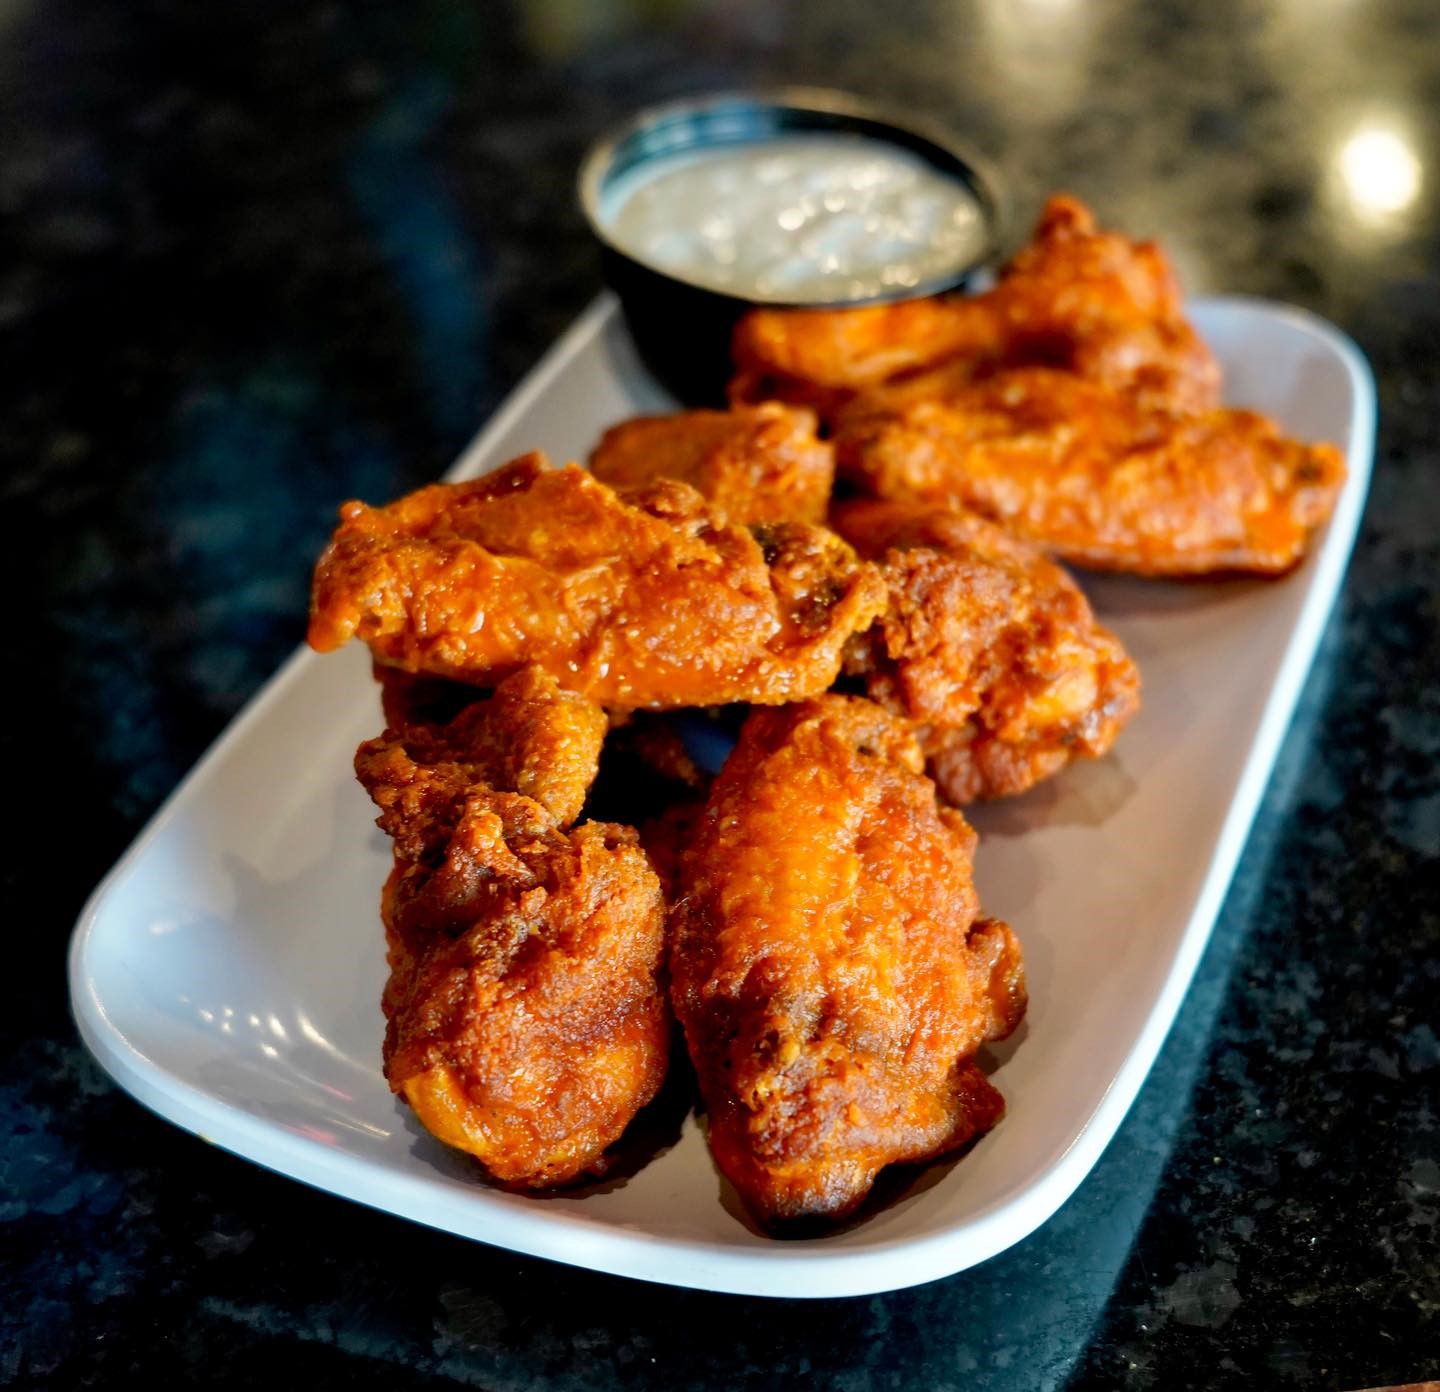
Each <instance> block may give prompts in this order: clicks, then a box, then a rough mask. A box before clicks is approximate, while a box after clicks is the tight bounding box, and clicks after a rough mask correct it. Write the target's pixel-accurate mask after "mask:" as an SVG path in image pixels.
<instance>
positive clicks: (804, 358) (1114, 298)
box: [731, 195, 1220, 418]
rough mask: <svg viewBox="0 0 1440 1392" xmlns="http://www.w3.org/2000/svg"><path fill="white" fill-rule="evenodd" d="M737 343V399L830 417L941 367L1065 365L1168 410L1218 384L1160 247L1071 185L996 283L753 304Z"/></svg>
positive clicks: (1189, 404)
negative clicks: (878, 299) (1089, 204)
mask: <svg viewBox="0 0 1440 1392" xmlns="http://www.w3.org/2000/svg"><path fill="white" fill-rule="evenodd" d="M733 353H734V358H735V366H736V370H737V376H736V378H735V381H734V382H733V383H732V384H731V399H732V400H734V401H757V400H762V399H765V398H769V397H773V398H776V399H779V400H783V401H792V402H798V403H802V404H805V405H808V406H812V407H814V408H816V409H817V410H819V411H820V412H821V413H822V414H823V415H825V416H826V417H827V418H828V417H829V416H831V415H833V413H834V411H835V410H836V409H837V408H838V407H839V406H841V405H843V403H844V402H845V401H846V400H847V399H848V398H849V397H850V396H852V395H853V394H854V393H856V392H859V391H864V390H867V389H869V388H871V387H875V386H878V385H880V384H882V383H884V382H886V381H889V380H892V379H896V378H900V377H903V376H906V375H908V374H911V373H914V372H919V371H923V370H925V369H927V368H930V367H934V366H936V365H938V364H940V363H948V364H952V365H953V366H954V368H955V370H956V372H958V373H963V374H964V375H965V376H967V377H979V376H984V375H987V374H988V373H991V372H994V371H997V370H1000V369H1003V368H1007V367H1016V366H1024V365H1031V364H1043V365H1049V366H1057V367H1064V368H1066V369H1067V370H1069V371H1072V372H1076V373H1078V374H1080V375H1082V376H1084V377H1086V378H1088V379H1090V380H1093V381H1097V382H1102V383H1105V384H1106V385H1109V386H1113V387H1116V388H1118V389H1123V390H1126V391H1129V392H1133V393H1135V394H1136V395H1137V397H1138V398H1139V399H1141V400H1144V401H1145V402H1146V403H1147V404H1150V405H1164V406H1166V407H1169V408H1171V409H1202V408H1205V407H1207V406H1211V405H1214V404H1215V403H1216V402H1217V401H1218V399H1219V388H1220V375H1219V369H1218V367H1217V366H1216V363H1215V360H1214V358H1213V357H1212V356H1211V354H1210V352H1209V350H1208V349H1207V348H1206V347H1205V345H1204V343H1203V342H1201V340H1200V338H1199V337H1198V335H1197V334H1196V333H1195V331H1194V329H1192V328H1191V326H1190V324H1189V323H1188V322H1187V321H1186V319H1185V316H1184V312H1183V306H1182V303H1181V298H1180V291H1179V287H1178V284H1177V282H1176V280H1175V275H1174V272H1173V271H1172V270H1171V268H1170V265H1169V262H1168V260H1167V259H1166V257H1165V254H1164V252H1163V251H1161V249H1160V248H1159V247H1158V246H1156V245H1155V244H1154V243H1151V242H1139V243H1137V242H1132V241H1130V240H1129V239H1128V238H1125V237H1123V236H1121V235H1119V234H1118V233H1114V232H1104V231H1101V230H1099V228H1098V227H1097V226H1096V222H1095V218H1094V215H1093V214H1092V213H1091V212H1090V210H1089V209H1088V208H1086V207H1085V206H1084V204H1082V203H1080V202H1079V201H1078V200H1077V199H1074V198H1071V197H1068V196H1066V195H1057V196H1055V197H1052V198H1051V199H1049V201H1048V202H1047V203H1046V204H1045V209H1044V211H1043V213H1042V214H1041V217H1040V221H1039V223H1038V225H1037V226H1036V229H1035V233H1034V236H1033V238H1032V240H1031V242H1030V244H1029V245H1028V246H1027V247H1025V248H1024V249H1023V250H1022V251H1021V252H1020V253H1019V254H1018V255H1017V256H1016V257H1015V258H1014V260H1012V261H1011V262H1010V264H1009V265H1008V266H1007V267H1006V268H1005V270H1004V272H1003V274H1002V278H1001V280H1000V283H999V284H998V285H997V286H996V287H995V288H994V289H993V290H990V291H988V292H986V293H984V294H980V295H971V296H965V295H952V296H945V297H939V298H931V299H919V300H904V301H901V302H899V303H897V304H887V305H875V306H867V307H861V308H857V309H841V310H828V309H824V310H787V309H757V310H754V311H752V312H751V313H749V314H748V315H746V316H745V318H744V319H742V320H741V322H740V324H739V326H738V328H737V329H736V332H735V339H734V344H733Z"/></svg>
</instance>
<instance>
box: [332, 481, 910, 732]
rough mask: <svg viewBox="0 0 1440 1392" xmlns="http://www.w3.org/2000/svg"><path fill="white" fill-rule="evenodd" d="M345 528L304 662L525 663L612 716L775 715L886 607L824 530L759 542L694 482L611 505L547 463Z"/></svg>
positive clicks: (448, 669) (444, 671)
mask: <svg viewBox="0 0 1440 1392" xmlns="http://www.w3.org/2000/svg"><path fill="white" fill-rule="evenodd" d="M341 518H342V521H341V525H340V527H339V529H338V530H337V531H336V533H335V536H334V537H333V539H332V540H331V542H330V545H329V546H328V547H327V548H326V550H325V553H324V555H323V556H322V557H321V558H320V562H319V565H318V566H317V567H316V572H315V584H314V590H313V594H312V600H311V618H310V634H309V637H310V643H311V646H312V647H314V648H316V649H317V650H319V651H321V652H326V651H329V650H330V649H332V648H336V647H339V646H340V645H341V644H342V643H344V642H345V641H346V640H347V639H349V638H352V637H357V636H358V637H360V638H361V639H363V640H364V641H365V642H366V643H368V644H369V645H370V648H371V651H372V652H373V654H374V655H375V657H376V659H377V660H378V661H380V662H382V663H385V664H387V665H390V666H395V667H400V668H403V669H405V670H407V671H411V672H424V673H428V674H430V675H432V676H441V677H453V678H455V679H457V680H461V681H467V682H471V683H473V684H475V685H481V686H489V685H493V684H494V683H495V682H497V681H499V680H500V679H501V678H503V677H505V676H507V675H509V674H510V673H511V672H513V671H515V670H516V669H517V668H519V667H522V666H525V665H527V664H534V665H536V666H538V667H540V668H541V669H543V670H544V671H547V672H549V673H550V674H551V675H553V676H554V677H556V678H557V679H558V680H559V681H560V682H561V684H562V685H564V686H565V687H566V688H567V689H570V690H573V691H577V692H580V693H581V694H583V695H586V696H589V697H591V698H593V699H595V700H597V701H601V702H603V703H604V704H606V705H610V706H616V707H621V708H631V709H633V708H636V707H647V706H648V707H676V706H697V705H714V704H721V703H725V702H731V701H752V702H758V703H762V704H768V703H778V702H782V701H787V700H791V699H793V698H796V697H800V696H804V695H807V694H812V693H814V692H817V691H823V690H824V689H825V688H826V687H827V686H829V685H830V683H831V682H832V681H834V679H835V676H836V673H837V672H838V671H839V668H840V659H841V652H842V649H843V648H844V644H845V640H846V639H847V638H848V637H849V636H850V635H851V634H852V633H854V632H855V631H856V630H857V629H861V628H864V627H866V626H867V625H868V624H869V623H870V621H871V620H872V619H873V618H874V617H875V615H876V614H877V613H878V612H879V611H880V609H881V608H882V607H883V605H884V587H883V585H882V584H881V583H880V579H879V577H878V575H876V573H875V571H874V569H873V568H872V567H870V566H868V565H866V564H864V563H862V562H860V561H858V560H857V559H856V557H855V555H854V553H853V552H852V551H851V550H850V548H849V547H848V546H847V545H846V544H845V543H844V542H842V541H841V540H840V539H839V538H838V537H836V536H834V534H833V533H831V532H829V531H826V530H825V529H823V528H819V527H811V526H806V525H804V524H800V523H788V522H781V523H767V524H765V525H764V526H763V527H762V528H757V529H756V532H755V533H754V534H752V532H751V531H749V530H747V529H745V528H743V527H739V526H735V525H731V524H728V523H724V522H722V521H720V520H719V519H718V518H716V517H715V516H713V515H712V514H711V513H710V512H709V511H708V510H707V508H706V506H705V504H704V501H703V500H702V499H701V497H700V495H699V494H698V493H696V492H695V490H694V489H693V488H690V487H688V486H687V485H685V484H680V483H671V482H662V483H658V484H655V485H652V486H651V487H650V488H648V489H645V490H642V491H640V492H638V493H636V494H634V495H632V496H630V497H627V498H622V497H621V496H620V495H619V494H617V493H616V492H615V491H614V490H613V489H611V488H609V487H608V486H607V485H605V484H603V483H601V482H600V481H599V480H598V479H595V478H592V477H591V476H590V475H589V474H588V473H586V472H585V471H584V470H583V469H580V468H578V467H576V466H574V465H569V466H567V467H565V468H562V469H551V468H549V467H548V466H547V465H546V464H545V462H544V460H543V458H542V457H541V456H539V455H527V456H525V457H524V458H522V459H518V460H516V461H515V462H514V463H512V464H509V465H507V466H506V467H505V468H503V469H500V470H498V471H496V472H495V473H493V474H489V475H487V476H486V477H484V478H481V479H477V480H474V481H471V482H467V483H456V484H434V485H432V486H430V487H428V488H422V489H420V490H419V491H418V492H416V493H412V494H410V495H409V496H408V497H406V498H402V499H401V500H400V501H399V502H397V503H394V504H392V505H391V506H389V507H384V508H370V507H366V506H365V505H364V504H362V503H348V504H346V506H345V507H344V508H343V509H342V510H341Z"/></svg>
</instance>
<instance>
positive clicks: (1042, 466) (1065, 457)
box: [836, 367, 1345, 575]
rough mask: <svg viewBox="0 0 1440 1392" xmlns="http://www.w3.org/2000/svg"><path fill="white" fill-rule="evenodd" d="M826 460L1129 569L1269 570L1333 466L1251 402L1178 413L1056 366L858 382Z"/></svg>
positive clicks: (1291, 556) (1318, 448) (1073, 556)
mask: <svg viewBox="0 0 1440 1392" xmlns="http://www.w3.org/2000/svg"><path fill="white" fill-rule="evenodd" d="M836 459H837V463H838V466H839V468H840V470H841V472H842V473H843V474H844V476H845V477H846V478H847V479H849V480H850V481H851V482H852V483H854V484H855V485H856V486H857V487H858V488H859V489H860V490H861V491H862V492H865V493H868V494H871V495H873V496H875V497H879V498H886V499H891V500H895V501H908V502H929V503H941V504H946V503H958V504H962V505H964V506H966V507H969V508H973V509H975V510H976V511H978V512H981V513H984V514H985V515H986V516H988V517H991V518H993V519H994V520H996V521H998V522H1000V523H1002V524H1004V526H1005V527H1007V528H1008V529H1009V530H1011V531H1013V532H1015V533H1017V534H1018V535H1020V536H1023V537H1027V538H1029V539H1030V540H1032V541H1034V542H1037V543H1038V544H1039V545H1041V546H1043V547H1045V548H1046V549H1047V550H1049V551H1051V552H1053V553H1055V554H1057V555H1059V556H1061V557H1063V558H1064V559H1066V560H1069V561H1073V562H1075V563H1076V564H1077V565H1083V566H1089V567H1092V568H1094V569H1097V570H1121V571H1129V572H1132V573H1134V574H1138V575H1203V574H1208V573H1212V572H1218V571H1251V572H1255V573H1257V574H1278V573H1281V572H1283V571H1286V570H1289V569H1290V568H1291V567H1292V566H1294V565H1295V564H1296V562H1298V561H1299V560H1300V558H1301V557H1302V556H1303V555H1304V552H1305V547H1306V544H1307V542H1308V540H1309V537H1310V534H1311V532H1312V531H1313V530H1314V529H1315V528H1316V527H1318V526H1319V525H1320V524H1321V523H1322V522H1324V520H1325V519H1326V518H1327V517H1328V516H1329V515H1330V512H1331V510H1332V509H1333V508H1334V505H1335V499H1336V496H1337V495H1338V493H1339V491H1340V487H1341V484H1342V483H1343V482H1344V479H1345V466H1344V462H1343V460H1342V458H1341V456H1340V453H1339V451H1338V450H1337V449H1335V448H1334V446H1332V445H1323V444H1322V445H1307V444H1301V443H1300V442H1298V441H1295V440H1291V439H1288V438H1287V437H1286V436H1284V435H1282V434H1281V433H1280V431H1279V429H1278V428H1277V426H1276V425H1275V423H1274V422H1273V421H1271V420H1268V419H1267V418H1266V417H1264V416H1261V415H1257V414H1256V413H1255V412H1253V411H1232V410H1223V409H1216V410H1209V411H1200V412H1194V413H1191V414H1188V415H1176V414H1173V413H1171V412H1167V411H1156V410H1150V409H1147V408H1146V407H1144V406H1143V405H1141V404H1140V403H1139V402H1138V401H1137V400H1136V399H1135V398H1134V397H1133V396H1131V395H1127V394H1125V393H1121V392H1117V391H1114V390H1112V389H1111V388H1109V387H1106V386H1103V385H1100V384H1099V383H1096V382H1090V381H1086V380H1085V379H1083V378H1081V377H1077V376H1076V375H1075V374H1073V373H1070V372H1063V371H1057V370H1055V369H1053V368H1038V367H1036V368H1017V369H1015V370H1013V371H1010V372H1004V373H1001V374H998V375H997V376H994V377H990V378H987V379H985V380H984V381H980V382H974V381H970V380H969V379H968V376H967V374H965V373H964V372H963V371H953V370H952V369H950V368H938V369H936V370H935V371H934V372H933V373H928V374H926V375H924V376H921V377H916V378H913V379H911V380H910V381H908V382H904V383H900V384H897V385H895V386H893V387H888V388H884V389H882V390H880V391H876V392H874V393H871V394H869V395H867V396H865V397H861V398H859V399H858V400H856V401H855V402H854V403H852V405H851V406H849V407H848V408H847V409H846V410H845V411H844V412H843V414H842V417H841V421H840V426H839V430H838V433H837V438H836Z"/></svg>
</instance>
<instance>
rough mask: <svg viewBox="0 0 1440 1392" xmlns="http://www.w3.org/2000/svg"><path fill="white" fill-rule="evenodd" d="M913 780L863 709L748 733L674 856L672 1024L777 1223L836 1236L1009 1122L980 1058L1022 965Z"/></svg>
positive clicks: (1016, 1003) (720, 1133) (1020, 991)
mask: <svg viewBox="0 0 1440 1392" xmlns="http://www.w3.org/2000/svg"><path fill="white" fill-rule="evenodd" d="M920 768H921V754H920V750H919V747H918V745H917V744H916V742H915V739H914V736H913V734H912V733H911V730H910V728H909V726H908V725H907V724H906V723H905V722H903V721H900V720H898V719H896V718H895V717H894V716H892V715H889V714H888V713H886V712H885V711H883V710H882V709H881V708H880V707H879V706H876V705H874V704H872V703H871V702H869V701H865V700H862V699H859V698H852V697H843V696H824V697H820V698H819V699H816V700H812V701H807V702H804V703H802V704H799V705H795V706H790V707H786V708H784V709H781V710H773V711H756V712H754V713H753V714H752V715H751V717H750V719H749V720H748V721H747V722H746V724H745V726H744V728H743V730H742V732H741V735H740V741H739V743H738V745H737V746H736V749H735V752H734V754H733V755H732V756H731V757H730V760H729V761H728V762H727V764H726V765H725V768H724V769H723V770H722V771H721V773H720V775H719V777H718V778H717V779H716V781H715V785H714V787H713V789H712V790H711V793H710V797H709V799H708V801H707V802H706V805H705V808H704V811H703V812H702V814H701V816H700V820H699V824H698V826H697V827H696V828H695V829H694V831H693V833H692V834H691V836H690V837H689V839H688V843H687V845H686V849H685V851H684V853H683V855H682V858H681V877H682V879H683V883H684V890H685V893H684V896H683V898H681V899H680V900H679V901H678V902H677V904H676V907H675V909H674V910H673V912H672V917H671V921H672V928H673V932H674V946H673V950H672V957H671V971H672V982H673V985H672V994H673V1000H674V1003H675V1009H676V1014H677V1016H678V1017H679V1019H680V1021H681V1023H682V1024H683V1025H684V1028H685V1036H686V1040H687V1042H688V1044H689V1048H690V1054H691V1057H692V1059H693V1060H694V1062H695V1067H696V1070H697V1073H698V1076H699V1081H700V1088H701V1091H702V1093H703V1095H704V1097H705V1102H706V1106H707V1109H708V1112H709V1140H710V1147H711V1150H712V1152H713V1153H714V1156H715V1159H716V1163H717V1164H718V1165H719V1166H720V1168H721V1170H722V1171H723V1172H724V1173H725V1174H726V1175H727V1176H728V1177H729V1178H730V1180H731V1181H732V1182H733V1183H734V1185H735V1187H736V1188H737V1189H738V1190H739V1192H740V1194H741V1196H742V1198H743V1199H744V1200H745V1202H746V1204H747V1205H748V1206H749V1207H750V1208H751V1210H752V1211H753V1212H754V1213H755V1215H756V1216H757V1218H759V1219H760V1220H761V1221H762V1222H764V1223H770V1224H773V1223H779V1222H784V1221H788V1220H793V1219H800V1218H828V1219H835V1218H840V1217H843V1216H844V1215H846V1214H848V1213H850V1212H852V1211H853V1210H854V1209H855V1208H856V1207H857V1206H858V1205H859V1204H860V1203H861V1202H862V1201H863V1200H864V1198H865V1195H866V1194H867V1193H868V1192H869V1190H870V1187H871V1185H872V1184H873V1183H874V1180H875V1177H876V1175H877V1174H878V1173H879V1171H880V1170H881V1169H883V1168H884V1167H885V1166H886V1165H889V1164H892V1163H895V1162H897V1161H918V1160H925V1159H928V1158H931V1157H933V1156H936V1155H940V1154H942V1153H944V1152H946V1151H948V1150H952V1149H954V1148H955V1147H957V1146H959V1145H962V1144H963V1143H964V1142H966V1141H967V1140H969V1139H970V1138H971V1137H973V1136H975V1135H977V1134H979V1133H980V1132H982V1131H984V1130H985V1129H987V1128H988V1127H990V1126H991V1125H993V1124H994V1122H995V1121H996V1120H997V1119H998V1118H999V1116H1000V1113H1001V1111H1002V1110H1003V1103H1002V1102H1001V1100H1000V1098H999V1095H998V1094H997V1093H996V1092H995V1091H994V1089H993V1088H991V1087H990V1085H989V1084H988V1083H987V1082H986V1081H985V1079H984V1077H983V1075H982V1074H981V1073H980V1071H979V1069H978V1068H977V1067H976V1066H975V1065H974V1062H973V1059H972V1055H973V1054H974V1051H975V1050H976V1049H977V1048H978V1047H979V1046H980V1044H981V1043H982V1042H983V1041H984V1040H986V1039H997V1038H1002V1037H1003V1036H1004V1035H1006V1034H1008V1033H1009V1032H1010V1030H1012V1029H1013V1028H1014V1027H1015V1025H1016V1024H1017V1023H1018V1022H1019V1020H1020V1018H1021V1016H1022V1014H1023V1013H1024V1008H1025V988H1024V972H1023V967H1022V965H1021V958H1020V950H1019V946H1018V944H1017V943H1016V941H1015V938H1014V935H1013V934H1012V933H1011V932H1010V930H1009V929H1008V928H1007V927H1005V925H1003V924H1000V923H996V922H993V921H990V920H983V919H977V917H976V914H977V909H978V905H977V902H976V897H975V891H974V888H973V884H972V881H971V874H970V854H971V849H972V847H973V844H974V837H973V833H972V832H971V831H970V829H969V827H968V826H967V824H966V823H965V821H964V818H963V817H962V816H961V815H960V813H958V812H956V811H954V810H953V809H950V808H944V807H941V806H939V805H938V804H937V802H936V800H935V790H934V788H933V786H932V785H931V783H930V781H929V780H928V779H927V778H925V777H924V776H923V774H922V773H921V772H920Z"/></svg>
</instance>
